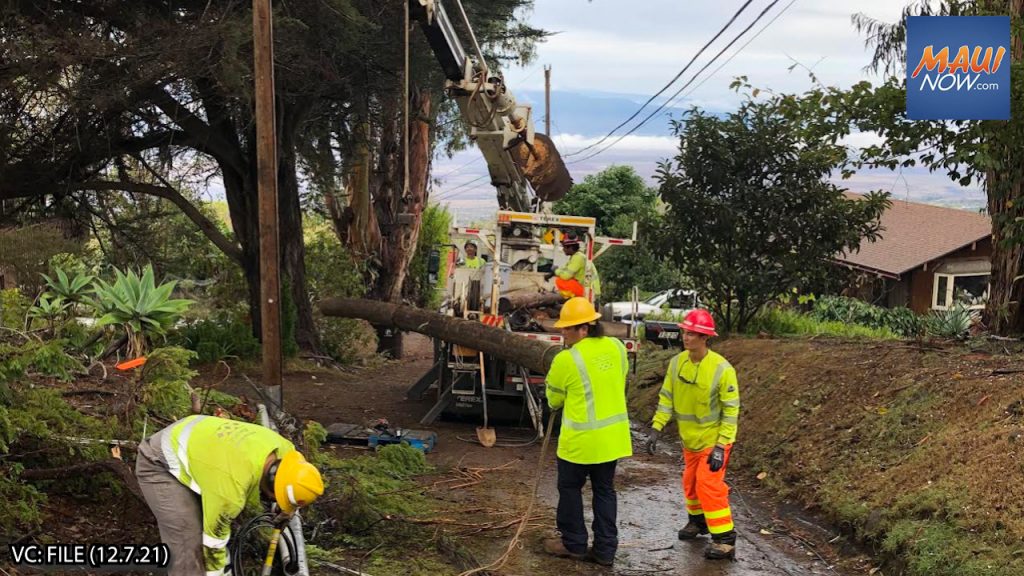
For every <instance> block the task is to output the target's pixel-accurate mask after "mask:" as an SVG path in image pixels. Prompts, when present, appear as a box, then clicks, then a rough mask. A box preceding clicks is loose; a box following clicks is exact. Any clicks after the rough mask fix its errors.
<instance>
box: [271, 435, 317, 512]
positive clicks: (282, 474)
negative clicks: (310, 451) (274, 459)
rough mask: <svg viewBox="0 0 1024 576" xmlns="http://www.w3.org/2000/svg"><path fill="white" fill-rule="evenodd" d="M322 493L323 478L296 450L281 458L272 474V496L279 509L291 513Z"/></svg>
mask: <svg viewBox="0 0 1024 576" xmlns="http://www.w3.org/2000/svg"><path fill="white" fill-rule="evenodd" d="M323 493H324V480H323V478H321V477H320V471H319V470H317V469H316V466H313V465H312V464H310V463H309V462H306V458H305V457H304V456H303V455H302V454H300V453H299V451H298V450H292V451H291V452H289V453H287V454H285V455H284V457H282V458H281V462H280V464H278V466H277V474H275V475H274V497H275V499H276V500H277V505H278V506H280V507H281V510H282V511H284V512H286V513H288V514H291V513H292V512H294V511H295V509H296V508H302V507H303V506H308V505H309V504H312V503H313V502H314V501H315V500H316V499H317V498H318V497H320V495H321V494H323Z"/></svg>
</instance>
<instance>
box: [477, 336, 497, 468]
mask: <svg viewBox="0 0 1024 576" xmlns="http://www.w3.org/2000/svg"><path fill="white" fill-rule="evenodd" d="M479 354H480V396H481V397H483V403H484V425H483V426H482V427H481V426H477V427H476V439H477V440H479V441H480V444H481V445H482V446H483V447H484V448H490V447H491V446H494V442H495V441H496V440H497V438H496V437H495V436H494V429H493V428H488V427H487V374H486V372H484V353H483V352H480V353H479Z"/></svg>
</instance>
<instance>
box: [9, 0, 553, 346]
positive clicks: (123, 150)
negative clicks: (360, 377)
mask: <svg viewBox="0 0 1024 576" xmlns="http://www.w3.org/2000/svg"><path fill="white" fill-rule="evenodd" d="M467 4H469V5H470V6H471V7H469V9H471V10H473V13H474V14H475V15H476V16H475V17H476V21H477V22H478V23H479V24H480V27H479V29H478V33H480V34H481V35H483V36H484V38H485V42H486V43H487V45H488V46H490V47H492V49H493V50H494V51H496V52H497V53H498V54H499V55H500V54H505V53H526V52H524V51H527V52H528V50H529V47H530V46H532V42H533V40H534V39H535V38H536V37H537V34H533V33H532V32H531V31H530V29H524V28H523V26H522V25H521V24H520V23H519V21H518V19H517V15H520V14H521V12H520V11H519V9H520V8H523V7H528V5H529V4H530V2H529V1H528V0H500V1H497V2H484V1H482V0H480V1H477V2H467ZM404 6H405V0H394V1H389V2H379V1H373V0H323V1H317V2H292V3H286V2H280V3H277V4H276V6H275V51H276V81H275V87H276V104H277V132H278V134H277V140H278V147H279V158H278V165H279V172H278V188H279V218H280V226H281V248H282V250H281V259H282V269H283V271H284V273H285V274H286V276H287V277H288V280H289V282H288V285H289V286H290V287H291V290H292V301H293V302H295V305H296V307H297V309H298V310H297V312H298V326H297V330H296V337H297V339H298V341H299V343H300V345H302V346H304V347H307V348H315V347H316V346H317V333H316V328H315V325H314V323H313V316H312V310H311V306H310V301H309V297H308V295H307V291H306V281H305V270H304V263H303V252H304V247H303V242H302V238H303V236H302V234H301V232H300V231H301V224H302V209H303V201H304V200H312V202H313V204H314V205H318V204H320V205H323V204H327V202H323V201H321V200H319V197H320V196H323V195H318V194H316V192H318V191H321V190H324V191H326V192H327V193H331V192H333V193H334V197H333V198H332V200H333V202H331V203H330V204H332V205H333V207H334V208H336V209H337V210H336V211H338V212H340V211H344V210H348V211H349V212H356V213H358V211H359V208H360V207H362V208H363V209H364V214H365V213H374V212H375V213H377V214H380V216H378V217H375V218H362V219H359V218H355V219H354V221H355V229H356V230H357V232H358V234H359V236H361V237H363V238H370V239H372V238H373V237H374V232H375V231H376V232H377V234H376V237H377V238H378V241H377V242H376V243H374V242H369V243H367V245H366V246H365V248H366V250H365V252H366V255H367V258H368V259H371V260H372V261H374V262H377V263H378V265H377V266H374V267H372V269H373V270H374V277H373V279H372V281H373V284H374V286H376V287H377V288H376V289H375V290H374V293H375V294H377V295H378V297H384V298H391V297H392V295H394V294H396V293H400V289H401V281H402V276H401V272H402V271H404V270H405V268H406V266H405V265H404V264H407V263H408V258H410V257H411V253H412V250H411V249H406V247H409V246H415V236H416V226H417V222H418V210H419V209H418V206H422V204H423V202H425V193H426V192H425V191H426V185H427V171H428V169H429V156H430V152H431V151H432V150H433V145H434V143H435V142H436V141H437V136H438V135H437V132H436V131H435V130H433V129H430V130H422V129H417V126H421V125H425V124H427V123H429V122H431V121H433V119H434V118H435V117H436V115H437V113H436V110H434V109H432V108H431V106H430V102H432V101H433V102H436V101H439V100H440V98H439V96H440V94H435V95H431V94H429V93H421V92H420V91H419V90H417V89H415V86H416V85H417V83H419V84H422V85H424V86H436V87H437V90H439V89H440V87H441V86H442V84H443V83H442V79H441V75H440V72H439V71H437V67H436V65H434V63H433V56H432V55H431V54H430V53H429V50H427V49H426V47H425V44H424V43H423V42H422V39H421V38H419V36H418V35H415V34H414V35H413V36H412V40H413V42H414V45H413V46H412V49H411V52H412V58H411V60H412V74H411V76H412V78H411V82H410V84H411V86H413V89H412V90H411V92H412V93H413V96H412V98H415V100H414V101H412V102H411V103H410V105H409V106H408V110H409V111H410V114H409V116H408V117H406V115H405V114H403V112H404V111H405V110H406V109H407V107H406V106H405V103H406V101H405V91H404V89H403V83H402V81H401V80H402V75H401V65H400V63H401V62H402V54H403V47H404V36H403V34H402V31H403V28H402V20H403V18H402V16H403V11H404ZM492 6H493V7H492ZM485 8H488V9H486V10H485ZM0 18H2V20H0V27H2V34H0V62H2V64H0V169H2V172H3V174H4V182H3V186H2V187H0V199H22V198H24V199H29V200H34V201H39V202H41V203H46V204H50V205H68V202H67V200H68V199H76V200H77V201H78V202H77V203H78V204H81V202H86V203H88V202H92V199H94V198H97V197H99V195H103V194H110V193H113V192H115V191H116V192H118V193H121V192H128V193H130V194H149V195H155V196H159V197H163V198H167V199H169V200H170V201H172V202H173V203H174V204H175V205H177V206H178V208H179V209H181V210H183V211H184V213H185V214H187V215H188V216H189V217H190V218H192V220H193V221H194V222H195V223H196V225H197V226H199V227H200V228H201V229H202V230H203V231H204V233H205V234H207V236H208V237H210V239H211V240H212V241H213V242H214V243H215V244H216V245H217V246H218V248H220V249H221V250H222V251H224V252H225V254H227V255H229V256H230V257H231V258H232V259H233V260H234V261H235V262H237V263H238V264H239V265H240V266H241V268H242V269H243V271H244V273H245V277H246V279H247V284H248V286H249V301H250V310H251V314H252V317H253V320H254V328H255V329H256V330H257V332H258V323H259V305H258V302H259V292H258V291H259V282H258V278H259V259H258V250H259V243H258V220H257V189H256V161H255V123H254V119H253V101H252V70H251V63H252V46H251V22H252V15H251V9H250V3H248V2H223V1H219V2H208V1H206V0H181V1H177V0H176V1H175V2H167V1H162V0H156V1H152V2H126V1H124V0H97V1H94V2H77V1H71V0H54V1H45V2H44V1H43V0H21V1H15V2H8V3H6V4H5V5H4V7H3V9H2V12H0ZM414 32H415V31H414ZM518 32H524V34H521V35H517V33H518ZM531 34H533V35H531ZM404 122H408V123H409V124H413V125H414V126H413V127H412V130H411V133H412V136H411V139H418V140H419V142H418V146H416V147H415V150H417V152H418V153H419V158H420V160H419V162H418V164H417V165H416V166H415V167H414V169H413V170H411V171H410V172H411V176H412V181H411V182H410V185H409V186H408V187H406V186H404V185H403V177H404V170H403V166H404V159H403V156H402V155H403V154H404V151H405V150H406V146H405V143H404V142H403V141H402V140H401V138H402V134H403V133H404V132H405V130H404V128H403V123H404ZM446 126H447V128H448V130H447V132H445V133H444V136H445V138H448V139H450V140H452V141H455V140H458V138H459V137H460V136H461V134H460V133H459V132H458V131H453V130H452V128H454V127H456V126H457V124H454V123H453V124H448V125H446ZM182 165H188V166H190V167H194V166H196V165H198V166H200V169H205V176H206V177H207V178H209V179H215V180H216V181H219V183H220V184H221V185H222V186H223V189H224V195H225V196H226V198H227V201H228V205H229V212H230V218H231V223H232V228H233V235H231V236H229V235H225V234H223V233H222V232H221V231H220V230H219V229H218V228H217V226H216V225H214V224H213V223H212V222H210V221H209V219H208V218H206V217H205V216H204V215H203V214H202V212H201V211H200V210H198V209H196V206H195V205H194V204H193V203H191V202H190V201H189V200H188V198H187V197H186V196H184V195H182V194H181V193H180V192H179V190H178V189H177V186H176V185H175V184H173V182H175V181H176V178H177V176H178V175H180V173H181V171H182ZM300 171H301V172H303V173H304V174H305V175H306V176H308V177H309V179H310V183H311V184H312V186H310V187H309V188H310V190H311V191H312V192H313V194H311V195H310V196H311V198H305V196H306V194H305V190H303V187H301V186H300ZM353 174H355V175H357V176H358V175H359V174H362V175H363V176H362V179H365V182H366V185H365V186H361V187H359V188H358V189H356V188H352V189H346V188H342V187H340V186H337V185H336V183H337V182H339V181H342V179H343V178H344V177H345V176H346V175H348V176H351V175H353ZM356 179H357V180H358V179H360V178H358V177H357V178H356ZM323 183H329V184H331V185H320V184H323ZM346 194H349V195H350V196H351V198H352V202H351V204H350V203H349V202H348V201H347V200H346V199H345V198H344V196H345V195H346ZM358 201H362V202H363V204H362V205H360V204H358ZM70 204H71V205H75V204H76V202H71V203H70ZM353 208H355V210H353ZM381 238H384V239H389V238H398V240H399V241H398V242H397V243H395V242H392V243H387V242H381V241H380V239H381ZM385 247H387V249H389V250H391V253H390V254H391V255H392V256H389V254H384V253H383V252H384V250H385ZM395 285H397V288H396V287H395Z"/></svg>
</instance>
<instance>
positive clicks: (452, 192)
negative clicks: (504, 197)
mask: <svg viewBox="0 0 1024 576" xmlns="http://www.w3.org/2000/svg"><path fill="white" fill-rule="evenodd" d="M490 176H491V175H490V174H484V175H483V176H478V177H476V178H474V179H472V180H470V181H469V182H466V183H464V184H460V185H458V186H456V187H455V188H452V189H451V190H448V191H446V192H443V193H441V194H440V195H439V196H438V197H437V198H435V199H434V200H435V201H437V202H440V201H441V200H448V199H450V198H454V197H455V196H458V195H459V194H457V193H456V192H458V191H459V190H462V189H464V188H467V187H469V186H472V185H473V184H476V183H477V182H479V181H480V180H483V179H484V178H490Z"/></svg>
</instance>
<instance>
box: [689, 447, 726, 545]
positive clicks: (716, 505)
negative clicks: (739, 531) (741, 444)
mask: <svg viewBox="0 0 1024 576" xmlns="http://www.w3.org/2000/svg"><path fill="white" fill-rule="evenodd" d="M713 449H714V446H712V447H711V448H706V449H704V450H701V451H700V452H691V451H690V450H683V457H684V458H685V460H686V468H685V469H683V494H685V495H686V512H687V513H688V514H690V515H692V516H701V515H703V516H704V520H705V521H706V522H707V525H708V532H711V534H724V533H726V532H729V531H731V530H732V529H733V528H734V526H733V523H732V510H730V508H729V487H728V486H727V485H726V484H725V469H726V467H727V466H728V464H729V452H730V451H731V450H732V444H730V445H728V446H726V447H725V466H722V468H721V469H720V470H719V471H718V472H712V471H711V468H709V467H708V455H710V454H711V450H713Z"/></svg>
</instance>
